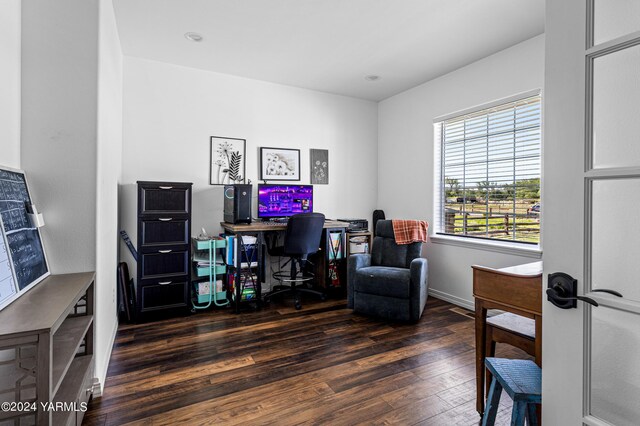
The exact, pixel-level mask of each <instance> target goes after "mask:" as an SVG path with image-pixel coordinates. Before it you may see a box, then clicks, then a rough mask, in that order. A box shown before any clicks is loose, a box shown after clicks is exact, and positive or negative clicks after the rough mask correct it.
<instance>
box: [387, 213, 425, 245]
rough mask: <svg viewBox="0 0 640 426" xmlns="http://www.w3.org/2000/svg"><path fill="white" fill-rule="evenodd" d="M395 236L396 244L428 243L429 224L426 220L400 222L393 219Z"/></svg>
mask: <svg viewBox="0 0 640 426" xmlns="http://www.w3.org/2000/svg"><path fill="white" fill-rule="evenodd" d="M391 224H392V225H393V236H394V237H395V239H396V244H411V243H416V242H423V243H426V242H427V229H428V228H429V224H428V223H427V222H425V221H424V220H399V219H393V220H392V221H391Z"/></svg>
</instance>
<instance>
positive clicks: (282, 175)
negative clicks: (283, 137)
mask: <svg viewBox="0 0 640 426" xmlns="http://www.w3.org/2000/svg"><path fill="white" fill-rule="evenodd" d="M260 180H266V181H269V180H300V150H299V149H288V148H264V147H263V148H260Z"/></svg>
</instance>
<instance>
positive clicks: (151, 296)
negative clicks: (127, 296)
mask: <svg viewBox="0 0 640 426" xmlns="http://www.w3.org/2000/svg"><path fill="white" fill-rule="evenodd" d="M138 297H139V298H140V311H141V312H149V311H156V310H159V309H170V308H182V307H186V306H187V304H188V302H189V286H188V281H187V280H184V279H180V280H171V279H170V278H169V279H165V280H157V281H155V282H149V283H145V284H142V285H140V287H139V291H138Z"/></svg>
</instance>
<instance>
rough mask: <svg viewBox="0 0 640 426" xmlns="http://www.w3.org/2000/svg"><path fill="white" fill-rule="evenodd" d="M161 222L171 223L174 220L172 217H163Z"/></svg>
mask: <svg viewBox="0 0 640 426" xmlns="http://www.w3.org/2000/svg"><path fill="white" fill-rule="evenodd" d="M158 220H159V221H160V222H171V221H172V220H173V218H172V217H161V218H159V219H158Z"/></svg>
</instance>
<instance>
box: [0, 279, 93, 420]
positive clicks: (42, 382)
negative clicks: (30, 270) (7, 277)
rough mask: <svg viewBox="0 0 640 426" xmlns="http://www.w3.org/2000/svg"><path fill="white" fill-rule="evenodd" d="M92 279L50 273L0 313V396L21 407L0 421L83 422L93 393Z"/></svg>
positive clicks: (3, 415)
mask: <svg viewBox="0 0 640 426" xmlns="http://www.w3.org/2000/svg"><path fill="white" fill-rule="evenodd" d="M94 280H95V273H94V272H84V273H78V274H65V275H51V276H49V277H47V278H45V279H44V280H43V281H42V282H41V283H39V284H37V285H36V286H35V287H34V288H32V289H31V290H29V291H28V292H27V293H26V294H25V295H24V296H22V297H20V298H19V299H17V300H16V301H15V302H13V303H12V304H10V305H9V306H7V307H6V308H4V309H3V310H2V311H1V312H0V400H1V401H2V402H9V403H13V404H15V406H16V407H22V408H23V409H22V411H20V412H18V411H15V410H12V411H6V410H3V411H1V412H0V423H2V424H4V423H5V422H7V423H8V422H11V423H12V424H13V423H15V424H38V425H56V426H58V425H79V424H81V423H82V417H83V415H84V411H83V410H86V403H87V401H88V400H89V398H90V397H91V394H92V393H93V376H94V373H93V371H94V357H93V338H94V337H93V312H94ZM50 403H53V404H56V403H65V404H66V405H64V406H63V408H62V409H61V408H60V407H59V406H58V407H55V406H54V407H55V409H54V408H53V407H51V406H50V405H49V404H50ZM43 404H45V405H44V406H43ZM45 407H49V408H45ZM43 408H44V409H43Z"/></svg>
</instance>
